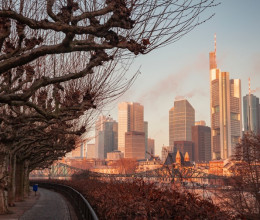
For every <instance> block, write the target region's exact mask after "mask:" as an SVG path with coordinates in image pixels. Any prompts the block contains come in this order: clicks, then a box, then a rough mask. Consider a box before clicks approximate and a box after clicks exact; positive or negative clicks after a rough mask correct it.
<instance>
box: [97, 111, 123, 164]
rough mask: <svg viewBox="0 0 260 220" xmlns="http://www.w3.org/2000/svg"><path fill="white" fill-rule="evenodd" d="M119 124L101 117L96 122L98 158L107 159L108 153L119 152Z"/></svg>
mask: <svg viewBox="0 0 260 220" xmlns="http://www.w3.org/2000/svg"><path fill="white" fill-rule="evenodd" d="M117 126H118V125H117V122H116V121H114V120H113V119H112V118H108V117H105V116H100V117H99V119H98V121H97V122H96V128H95V131H96V133H95V139H96V143H95V144H96V158H99V159H106V158H107V153H108V152H112V151H114V150H117V130H118V128H117Z"/></svg>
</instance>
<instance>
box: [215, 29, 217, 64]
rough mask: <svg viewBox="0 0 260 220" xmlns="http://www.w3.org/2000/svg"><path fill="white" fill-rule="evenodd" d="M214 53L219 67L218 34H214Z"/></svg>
mask: <svg viewBox="0 0 260 220" xmlns="http://www.w3.org/2000/svg"><path fill="white" fill-rule="evenodd" d="M214 55H215V63H216V68H217V35H216V33H215V34H214Z"/></svg>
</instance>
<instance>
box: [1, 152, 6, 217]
mask: <svg viewBox="0 0 260 220" xmlns="http://www.w3.org/2000/svg"><path fill="white" fill-rule="evenodd" d="M6 178H7V172H6V154H5V153H3V152H0V214H5V213H7V212H8V209H7V196H6V189H7V180H6Z"/></svg>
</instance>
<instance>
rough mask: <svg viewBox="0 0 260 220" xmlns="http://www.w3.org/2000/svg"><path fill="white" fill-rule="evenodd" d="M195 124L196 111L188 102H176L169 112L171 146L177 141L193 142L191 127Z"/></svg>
mask: <svg viewBox="0 0 260 220" xmlns="http://www.w3.org/2000/svg"><path fill="white" fill-rule="evenodd" d="M194 124H195V110H194V108H193V107H192V105H191V104H190V103H189V102H188V101H187V100H185V99H184V100H178V101H175V102H174V107H173V108H171V109H170V110H169V146H174V142H175V141H191V140H192V135H191V127H192V126H193V125H194Z"/></svg>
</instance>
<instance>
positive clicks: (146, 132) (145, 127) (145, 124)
mask: <svg viewBox="0 0 260 220" xmlns="http://www.w3.org/2000/svg"><path fill="white" fill-rule="evenodd" d="M144 135H145V158H150V156H149V155H148V154H147V153H146V151H148V122H147V121H144Z"/></svg>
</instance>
